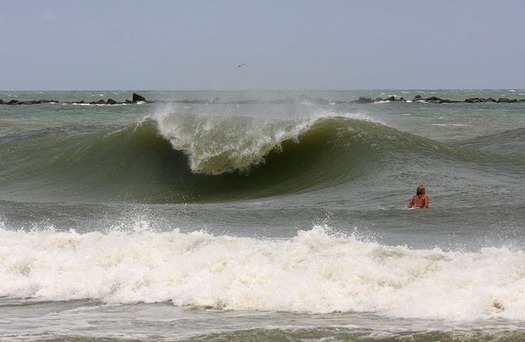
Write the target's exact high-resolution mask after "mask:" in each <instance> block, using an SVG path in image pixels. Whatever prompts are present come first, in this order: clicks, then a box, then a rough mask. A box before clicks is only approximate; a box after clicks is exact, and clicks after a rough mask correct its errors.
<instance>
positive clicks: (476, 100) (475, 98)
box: [465, 97, 481, 103]
mask: <svg viewBox="0 0 525 342" xmlns="http://www.w3.org/2000/svg"><path fill="white" fill-rule="evenodd" d="M465 102H466V103H479V102H481V99H480V98H479V97H469V98H468V99H465Z"/></svg>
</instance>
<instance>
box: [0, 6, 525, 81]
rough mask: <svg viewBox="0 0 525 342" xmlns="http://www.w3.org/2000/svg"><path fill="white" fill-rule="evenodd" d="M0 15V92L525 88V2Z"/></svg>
mask: <svg viewBox="0 0 525 342" xmlns="http://www.w3.org/2000/svg"><path fill="white" fill-rule="evenodd" d="M0 8H1V10H0V32H1V40H0V89H1V90H39V89H40V90H51V89H53V90H69V89H71V90H73V89H74V90H77V89H78V90H84V89H86V90H87V89H125V90H128V89H135V90H139V89H154V90H156V89H173V90H186V89H188V90H190V89H191V90H193V89H197V90H198V89H211V90H222V89H226V90H228V89H250V90H257V89H299V90H304V89H378V88H525V1H523V0H499V1H497V0H493V1H487V0H439V1H438V0H434V1H425V0H412V1H410V0H397V1H391V0H377V1H374V0H361V1H351V0H347V1H336V0H333V1H332V0H326V1H308V0H303V1H300V0H297V1H293V0H276V1H273V0H260V1H249V0H244V1H241V0H238V1H234V0H232V1H220V0H210V1H201V0H187V1H168V0H166V1H160V0H148V1H112V0H100V1H98V0H94V1H87V0H86V1H75V0H63V1H59V0H56V1H53V0H47V1H25V0H18V1H9V0H5V1H4V0H0ZM241 63H246V64H245V65H244V66H242V67H241V68H239V67H237V66H238V65H239V64H241Z"/></svg>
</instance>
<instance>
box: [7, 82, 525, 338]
mask: <svg viewBox="0 0 525 342" xmlns="http://www.w3.org/2000/svg"><path fill="white" fill-rule="evenodd" d="M140 93H141V94H142V95H144V96H145V97H146V99H148V100H157V101H153V102H146V103H138V104H125V103H124V102H125V99H126V97H127V98H131V92H127V91H96V92H0V99H2V100H3V101H4V102H8V101H9V100H11V99H19V100H32V99H53V100H57V101H58V103H46V104H35V105H0V338H1V339H6V340H93V339H125V340H129V339H131V340H189V341H200V340H202V341H210V340H211V341H213V340H220V341H224V340H238V341H245V340H260V341H282V340H291V341H304V340H335V341H339V340H341V341H347V340H374V341H401V340H416V341H435V340H441V341H458V340H460V341H461V340H463V341H474V340H476V341H478V340H481V341H492V340H505V341H521V340H523V339H524V338H525V329H524V328H523V325H524V322H525V255H524V250H525V235H524V230H525V227H524V222H525V210H524V209H525V204H524V201H523V198H522V193H523V190H524V188H525V185H524V184H525V182H524V180H525V143H524V141H525V140H524V138H525V102H518V103H489V102H487V103H477V104H470V103H462V102H461V103H444V104H437V103H425V102H423V103H421V102H400V101H390V102H389V101H380V102H377V103H371V104H356V103H351V101H353V100H356V99H357V98H359V97H362V96H367V97H371V98H374V99H375V98H376V97H381V98H388V97H390V96H396V98H398V99H399V98H400V97H403V98H404V99H406V100H411V99H413V98H414V97H415V96H416V95H421V96H422V97H423V98H427V97H430V96H437V97H440V98H443V99H450V100H463V99H465V98H469V97H485V98H488V97H493V98H499V97H508V98H516V99H524V98H525V91H524V90H511V89H506V90H468V91H467V90H435V91H430V90H384V91H381V90H378V91H322V92H321V91H318V92H313V91H309V92H307V91H305V92H270V91H268V92H211V91H210V92H204V91H194V92H166V91H164V92H154V91H144V92H140ZM101 98H102V99H107V98H113V99H115V100H117V101H119V102H122V104H117V105H89V104H74V103H71V102H74V101H80V100H85V101H86V102H90V101H96V100H98V99H101ZM419 184H424V185H425V186H426V188H427V193H428V195H429V196H430V208H429V209H428V210H409V209H408V208H407V203H408V200H409V199H410V197H411V196H413V195H414V193H415V189H416V187H417V186H418V185H419Z"/></svg>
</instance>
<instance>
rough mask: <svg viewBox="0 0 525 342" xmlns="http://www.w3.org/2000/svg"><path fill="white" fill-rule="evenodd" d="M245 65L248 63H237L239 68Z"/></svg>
mask: <svg viewBox="0 0 525 342" xmlns="http://www.w3.org/2000/svg"><path fill="white" fill-rule="evenodd" d="M243 65H246V63H241V64H239V65H237V68H240V67H242V66H243Z"/></svg>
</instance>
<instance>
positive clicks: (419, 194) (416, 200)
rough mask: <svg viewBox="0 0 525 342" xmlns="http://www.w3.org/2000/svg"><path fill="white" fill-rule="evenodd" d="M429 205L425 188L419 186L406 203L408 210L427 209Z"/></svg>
mask: <svg viewBox="0 0 525 342" xmlns="http://www.w3.org/2000/svg"><path fill="white" fill-rule="evenodd" d="M429 204H430V198H428V196H427V194H426V190H425V186H423V185H420V186H418V187H417V191H416V194H415V196H414V197H412V199H411V200H410V202H409V203H408V207H409V208H428V206H429Z"/></svg>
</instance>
